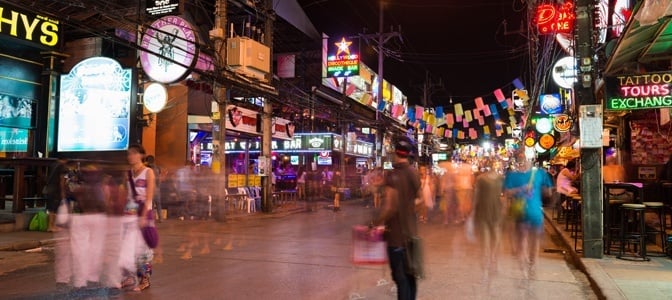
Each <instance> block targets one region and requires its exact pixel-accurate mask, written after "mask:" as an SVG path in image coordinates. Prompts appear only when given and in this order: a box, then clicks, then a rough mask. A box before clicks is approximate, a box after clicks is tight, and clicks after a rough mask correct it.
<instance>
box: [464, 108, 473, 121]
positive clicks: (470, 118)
mask: <svg viewBox="0 0 672 300" xmlns="http://www.w3.org/2000/svg"><path fill="white" fill-rule="evenodd" d="M464 117H465V119H466V120H467V122H471V121H472V120H474V119H473V118H472V116H471V110H467V111H465V112H464Z"/></svg>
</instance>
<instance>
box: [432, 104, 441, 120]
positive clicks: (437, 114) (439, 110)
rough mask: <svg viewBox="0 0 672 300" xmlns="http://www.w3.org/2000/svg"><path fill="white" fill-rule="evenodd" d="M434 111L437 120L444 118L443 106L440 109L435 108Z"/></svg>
mask: <svg viewBox="0 0 672 300" xmlns="http://www.w3.org/2000/svg"><path fill="white" fill-rule="evenodd" d="M434 111H436V118H437V119H441V118H443V106H439V107H437V108H435V109H434Z"/></svg>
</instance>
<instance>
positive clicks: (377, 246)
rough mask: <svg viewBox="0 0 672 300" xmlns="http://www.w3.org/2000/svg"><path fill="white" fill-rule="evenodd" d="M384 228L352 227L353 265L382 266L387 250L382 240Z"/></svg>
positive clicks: (385, 259) (385, 260)
mask: <svg viewBox="0 0 672 300" xmlns="http://www.w3.org/2000/svg"><path fill="white" fill-rule="evenodd" d="M384 232H385V228H384V227H382V226H381V227H374V228H369V227H368V226H364V225H355V226H353V227H352V262H353V263H354V264H384V263H385V262H387V248H386V244H385V240H384V239H383V233H384Z"/></svg>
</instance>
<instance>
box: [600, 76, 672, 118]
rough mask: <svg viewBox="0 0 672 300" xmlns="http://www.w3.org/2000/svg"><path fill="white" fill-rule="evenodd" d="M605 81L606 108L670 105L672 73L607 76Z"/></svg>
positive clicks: (629, 108)
mask: <svg viewBox="0 0 672 300" xmlns="http://www.w3.org/2000/svg"><path fill="white" fill-rule="evenodd" d="M605 81H606V95H607V97H606V104H605V105H606V109H607V110H632V109H647V108H660V107H672V95H671V93H670V92H671V91H672V88H671V87H670V84H671V83H672V73H651V74H642V75H625V76H616V77H607V78H606V80H605Z"/></svg>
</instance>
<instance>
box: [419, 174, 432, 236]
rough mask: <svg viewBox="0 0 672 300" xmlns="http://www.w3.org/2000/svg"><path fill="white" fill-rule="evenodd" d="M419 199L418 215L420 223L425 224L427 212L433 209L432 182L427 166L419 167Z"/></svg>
mask: <svg viewBox="0 0 672 300" xmlns="http://www.w3.org/2000/svg"><path fill="white" fill-rule="evenodd" d="M419 170H420V171H419V172H420V197H419V200H420V201H419V203H417V207H418V215H419V218H420V222H422V223H427V220H428V211H429V210H431V209H433V208H434V180H433V178H432V176H431V174H429V171H428V170H427V166H424V165H423V166H420V168H419Z"/></svg>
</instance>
